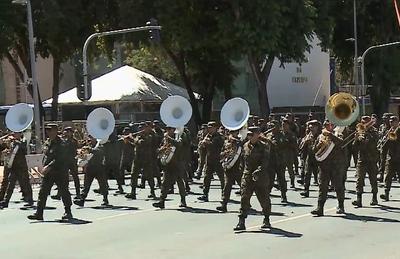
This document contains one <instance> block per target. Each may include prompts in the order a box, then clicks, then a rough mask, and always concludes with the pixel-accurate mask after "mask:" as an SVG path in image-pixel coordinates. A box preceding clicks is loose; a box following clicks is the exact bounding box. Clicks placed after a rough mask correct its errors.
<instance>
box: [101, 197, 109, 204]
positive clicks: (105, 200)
mask: <svg viewBox="0 0 400 259" xmlns="http://www.w3.org/2000/svg"><path fill="white" fill-rule="evenodd" d="M108 205H109V203H108V197H107V196H106V195H104V197H103V203H102V204H101V206H108Z"/></svg>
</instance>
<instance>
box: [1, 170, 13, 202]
mask: <svg viewBox="0 0 400 259" xmlns="http://www.w3.org/2000/svg"><path fill="white" fill-rule="evenodd" d="M10 172H11V171H10V169H9V168H7V167H4V171H3V180H2V181H1V186H0V201H2V200H3V199H4V197H5V195H6V191H7V187H8V180H9V177H10Z"/></svg>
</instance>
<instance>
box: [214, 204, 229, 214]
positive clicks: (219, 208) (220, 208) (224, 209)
mask: <svg viewBox="0 0 400 259" xmlns="http://www.w3.org/2000/svg"><path fill="white" fill-rule="evenodd" d="M217 210H218V211H220V212H224V213H225V212H227V211H228V209H227V208H226V203H221V206H218V207H217Z"/></svg>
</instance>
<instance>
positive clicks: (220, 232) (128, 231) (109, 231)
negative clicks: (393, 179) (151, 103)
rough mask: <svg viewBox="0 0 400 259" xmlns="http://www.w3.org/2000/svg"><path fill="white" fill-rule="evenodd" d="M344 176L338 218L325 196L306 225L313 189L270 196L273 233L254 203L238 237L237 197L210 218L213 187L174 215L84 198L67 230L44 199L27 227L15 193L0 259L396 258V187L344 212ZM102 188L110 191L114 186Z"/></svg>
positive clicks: (171, 204)
mask: <svg viewBox="0 0 400 259" xmlns="http://www.w3.org/2000/svg"><path fill="white" fill-rule="evenodd" d="M348 175H349V180H348V182H347V185H346V188H347V191H346V198H347V199H346V201H345V208H346V213H347V214H346V215H344V216H343V215H342V216H339V215H336V214H335V207H336V205H337V202H336V199H335V197H334V196H333V195H334V193H330V194H331V195H332V196H331V197H330V199H329V200H328V202H327V203H326V206H325V216H324V217H319V218H316V217H313V216H311V215H310V214H309V212H310V211H311V210H312V209H313V208H314V206H315V205H316V197H317V192H316V190H317V187H316V186H312V192H311V193H310V198H301V197H300V195H299V192H300V191H299V190H297V191H294V190H290V191H289V192H288V200H289V202H290V203H289V204H288V205H282V204H281V203H280V198H279V197H278V196H274V197H273V198H272V211H273V215H272V217H271V223H272V227H273V228H272V229H271V230H267V231H261V230H260V229H259V226H260V224H261V223H262V220H263V216H262V215H260V214H259V211H260V206H259V204H258V202H257V199H256V198H255V196H254V197H253V199H252V206H253V208H254V209H255V210H256V211H258V212H256V211H255V212H254V215H250V216H249V217H248V219H247V221H246V226H247V231H245V232H242V233H234V232H233V230H232V228H233V227H234V226H235V225H236V223H237V214H238V210H239V197H238V196H237V195H235V194H233V195H232V203H231V204H229V206H228V210H229V212H228V213H226V214H222V213H218V212H217V211H216V210H215V207H216V206H218V205H219V199H220V190H219V187H218V185H217V183H218V182H217V181H213V188H212V190H211V193H210V202H208V203H204V202H200V201H197V197H198V195H200V193H201V189H200V188H199V182H196V183H195V184H194V185H193V191H195V192H196V193H197V195H190V196H189V197H188V198H187V201H188V206H190V207H189V208H186V209H179V208H178V204H179V195H178V194H175V195H170V196H169V197H168V198H169V200H168V201H167V202H166V209H164V210H159V209H155V208H153V207H152V205H151V204H152V202H153V201H151V200H148V199H147V198H146V197H147V195H148V194H149V189H144V190H142V189H141V190H139V194H138V200H136V201H129V200H126V199H125V198H124V197H123V196H115V195H110V204H112V205H113V206H110V207H107V208H103V207H101V206H100V204H101V200H102V199H101V197H100V196H99V195H96V194H95V193H93V192H92V193H91V194H90V196H89V197H88V198H89V199H90V200H89V201H88V202H87V203H86V207H85V208H77V207H76V206H74V207H73V214H74V217H75V218H76V219H75V220H74V221H73V222H71V223H65V222H60V221H59V219H60V218H61V215H62V213H63V208H62V203H61V202H60V201H53V200H51V199H49V200H48V209H47V210H46V211H45V215H44V216H45V221H44V222H31V221H29V220H27V219H26V216H27V215H29V214H31V213H32V210H21V207H22V205H23V204H21V203H16V202H15V201H18V200H19V199H20V195H19V194H18V193H17V194H16V195H14V197H13V199H12V200H13V202H12V203H11V204H10V208H8V209H4V210H0V258H13V259H14V258H30V259H36V258H38V259H39V258H40V259H47V258H51V259H59V258H60V259H61V258H68V259H71V258H73V259H75V258H96V259H101V258H113V259H114V258H218V259H219V258H267V257H269V258H280V259H281V258H307V259H309V258H324V259H328V258H335V259H337V258H352V259H357V258H360V259H361V258H362V259H367V258H374V259H375V258H380V259H383V258H400V250H399V237H400V234H399V233H400V189H399V188H400V186H399V184H398V183H396V184H394V187H393V191H392V192H391V199H392V201H390V202H381V201H380V205H379V206H374V207H371V206H369V201H370V199H371V194H370V193H367V194H365V195H364V206H365V207H364V208H359V209H356V208H353V206H352V205H351V199H353V198H354V196H355V195H354V189H355V184H354V169H351V170H350V172H349V173H348ZM366 184H367V187H366V191H367V192H369V191H370V187H369V182H368V181H366ZM110 185H111V187H115V182H114V181H110ZM70 186H71V187H72V183H71V184H70ZM125 189H126V190H129V188H128V187H126V188H125ZM37 191H38V190H35V194H34V197H37ZM379 191H380V193H382V188H380V189H379ZM71 192H72V193H74V190H72V191H71ZM114 192H115V190H114V191H111V193H112V194H114ZM176 193H177V191H176ZM157 194H159V190H158V192H157ZM273 194H274V195H278V192H277V191H276V190H274V191H273Z"/></svg>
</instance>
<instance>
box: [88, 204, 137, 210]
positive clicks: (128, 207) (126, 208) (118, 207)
mask: <svg viewBox="0 0 400 259" xmlns="http://www.w3.org/2000/svg"><path fill="white" fill-rule="evenodd" d="M90 208H91V209H95V210H128V211H129V210H138V208H137V207H130V206H114V205H107V206H94V207H90Z"/></svg>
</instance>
